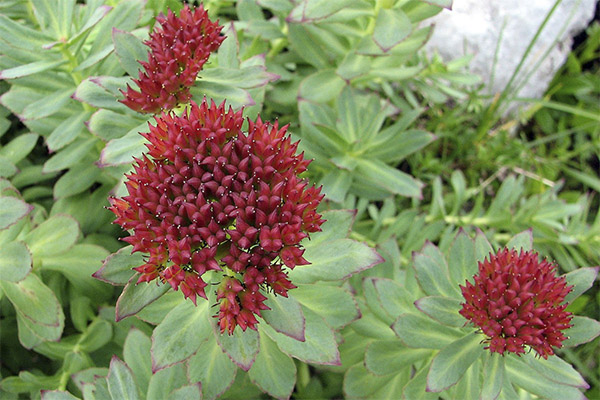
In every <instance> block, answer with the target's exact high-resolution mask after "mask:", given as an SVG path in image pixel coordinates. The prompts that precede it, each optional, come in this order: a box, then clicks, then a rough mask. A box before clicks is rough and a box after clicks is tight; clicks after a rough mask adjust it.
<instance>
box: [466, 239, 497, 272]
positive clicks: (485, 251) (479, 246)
mask: <svg viewBox="0 0 600 400" xmlns="http://www.w3.org/2000/svg"><path fill="white" fill-rule="evenodd" d="M493 252H494V248H493V247H492V245H491V244H490V242H489V241H488V239H487V237H486V236H485V234H484V233H483V232H482V231H481V230H480V229H477V233H476V234H475V258H476V260H477V261H478V262H483V260H484V259H485V258H486V257H487V256H489V255H490V253H493ZM469 278H470V277H469Z"/></svg>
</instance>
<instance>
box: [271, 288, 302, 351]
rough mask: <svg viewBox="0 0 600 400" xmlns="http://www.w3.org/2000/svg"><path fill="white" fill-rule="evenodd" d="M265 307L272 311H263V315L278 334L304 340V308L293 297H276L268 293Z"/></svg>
mask: <svg viewBox="0 0 600 400" xmlns="http://www.w3.org/2000/svg"><path fill="white" fill-rule="evenodd" d="M265 305H266V306H267V307H269V308H270V310H263V311H262V312H261V315H262V317H263V319H264V320H265V322H267V323H268V324H269V325H271V327H272V328H273V329H275V330H276V331H277V332H280V333H283V334H284V335H288V336H289V337H291V338H294V339H296V340H300V341H303V340H304V327H305V322H306V321H305V319H304V313H303V312H302V306H301V305H300V303H298V301H297V300H296V299H295V298H294V297H292V296H289V297H283V296H276V295H275V294H271V293H267V300H266V301H265Z"/></svg>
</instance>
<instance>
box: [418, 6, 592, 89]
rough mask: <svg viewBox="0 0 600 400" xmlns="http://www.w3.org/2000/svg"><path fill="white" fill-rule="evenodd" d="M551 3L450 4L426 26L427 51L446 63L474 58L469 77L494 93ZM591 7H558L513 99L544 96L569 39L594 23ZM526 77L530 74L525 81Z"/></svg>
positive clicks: (518, 80) (517, 81) (520, 77)
mask: <svg viewBox="0 0 600 400" xmlns="http://www.w3.org/2000/svg"><path fill="white" fill-rule="evenodd" d="M554 3H555V1H554V0H527V1H522V0H501V1H497V0H454V3H453V6H452V10H444V11H442V12H441V13H440V14H438V15H437V16H436V17H434V18H433V19H432V20H428V21H433V22H434V23H435V25H436V27H435V30H434V33H433V36H432V37H431V40H430V41H429V42H428V44H427V46H426V50H427V51H428V52H429V53H432V52H434V51H437V52H438V53H439V54H440V55H441V56H442V57H443V58H444V60H446V61H449V60H451V59H454V58H456V57H459V56H462V55H465V54H473V55H474V57H473V60H472V61H471V64H470V69H471V71H472V72H474V73H476V74H478V75H480V76H481V77H482V78H483V80H484V82H485V83H486V88H487V91H488V93H490V94H495V93H499V92H501V91H502V90H503V89H504V88H505V87H506V85H507V83H508V82H509V80H510V77H511V75H512V73H513V71H514V70H515V68H517V65H518V64H519V61H520V60H521V57H522V55H523V54H524V53H525V50H526V49H527V46H528V45H529V43H530V41H531V40H532V38H533V37H534V35H535V33H536V31H537V29H538V28H539V26H540V25H541V24H542V22H543V21H544V18H545V17H546V15H547V14H548V12H549V11H550V10H551V9H552V6H553V5H554ZM595 7H596V0H563V1H562V2H561V4H560V5H559V6H558V7H557V9H556V10H555V11H554V13H553V14H552V17H551V19H550V21H549V22H548V23H547V24H546V26H545V28H544V30H543V31H542V33H541V35H540V36H539V38H538V40H537V43H536V44H535V46H534V47H533V49H532V51H531V52H530V54H529V56H528V57H527V59H526V61H525V63H524V65H523V67H522V68H521V71H520V73H519V74H518V75H517V78H516V79H515V82H514V83H513V85H511V86H513V87H516V91H515V92H513V93H514V94H516V95H517V97H521V98H523V97H528V98H539V97H541V96H542V95H543V93H544V91H545V90H546V88H547V87H548V83H549V82H550V80H551V79H552V77H553V76H554V74H555V73H556V71H557V70H558V69H559V68H560V67H561V65H562V64H563V63H564V61H565V60H566V58H567V55H568V54H569V52H570V50H571V44H572V38H573V37H574V36H575V35H577V34H578V33H579V32H581V31H582V30H584V29H585V28H586V27H587V26H588V24H589V23H590V21H591V19H592V18H593V17H594V11H595ZM496 49H498V53H497V60H496V62H494V54H495V53H496ZM536 69H537V70H536ZM534 70H535V71H534ZM530 71H534V72H533V73H531V76H528V75H529V74H530ZM515 84H516V85H515Z"/></svg>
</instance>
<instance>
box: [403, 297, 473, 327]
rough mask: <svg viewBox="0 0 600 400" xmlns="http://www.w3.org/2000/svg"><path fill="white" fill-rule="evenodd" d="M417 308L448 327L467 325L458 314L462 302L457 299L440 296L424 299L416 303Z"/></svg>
mask: <svg viewBox="0 0 600 400" xmlns="http://www.w3.org/2000/svg"><path fill="white" fill-rule="evenodd" d="M415 306H416V307H417V308H418V309H419V310H420V311H422V312H423V313H425V314H427V315H428V316H429V317H431V318H433V319H435V320H436V321H438V322H440V323H442V324H444V325H447V326H451V327H454V328H461V327H463V326H464V325H465V323H467V320H466V319H465V318H464V317H463V316H462V315H460V314H459V313H458V311H459V310H460V309H461V302H460V301H459V300H457V299H452V298H449V297H439V296H430V297H423V298H421V299H419V300H417V301H416V302H415Z"/></svg>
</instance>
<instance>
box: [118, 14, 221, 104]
mask: <svg viewBox="0 0 600 400" xmlns="http://www.w3.org/2000/svg"><path fill="white" fill-rule="evenodd" d="M156 21H157V22H158V23H160V27H159V28H157V29H155V30H154V31H153V32H152V34H151V35H150V39H149V40H147V41H146V42H144V43H145V44H146V45H147V46H148V47H150V52H149V53H148V61H140V64H141V65H142V67H143V70H140V72H139V76H138V79H134V80H133V81H134V82H135V83H136V84H137V85H138V87H139V91H137V90H134V89H132V88H131V87H130V86H129V85H127V91H126V92H124V93H123V94H124V95H125V99H123V100H121V102H122V103H123V104H125V105H126V106H127V107H129V108H131V109H133V110H135V111H138V112H142V113H151V114H157V113H159V112H161V111H164V110H170V109H172V108H174V107H176V106H177V105H178V104H185V103H188V102H189V100H190V98H191V94H190V90H189V88H190V87H191V86H193V84H194V82H195V80H196V76H197V75H198V72H200V70H201V69H202V67H203V66H204V63H205V62H206V61H207V60H208V57H209V56H210V53H211V52H213V51H215V50H217V49H218V48H219V46H220V45H221V42H222V41H223V40H224V39H225V38H224V37H223V36H221V35H220V33H221V29H222V27H220V26H219V25H218V23H216V22H212V21H211V20H210V19H209V18H208V14H207V12H206V11H205V10H204V8H203V7H202V5H200V7H198V8H196V9H195V10H194V11H192V10H190V8H189V7H188V6H187V5H185V6H184V8H183V9H182V10H181V12H180V15H179V17H176V16H175V14H173V12H172V11H171V10H169V13H168V15H167V16H166V17H165V16H164V15H162V14H161V15H160V16H158V17H157V18H156Z"/></svg>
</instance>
